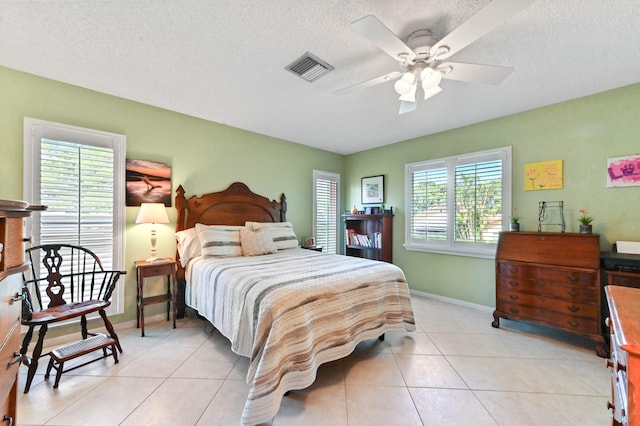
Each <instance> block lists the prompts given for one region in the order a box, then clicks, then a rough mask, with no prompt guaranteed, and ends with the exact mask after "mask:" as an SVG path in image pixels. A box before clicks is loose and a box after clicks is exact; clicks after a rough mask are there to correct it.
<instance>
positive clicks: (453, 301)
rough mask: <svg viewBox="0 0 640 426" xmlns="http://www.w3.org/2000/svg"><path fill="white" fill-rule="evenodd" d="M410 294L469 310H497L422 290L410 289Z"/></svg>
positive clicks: (490, 311)
mask: <svg viewBox="0 0 640 426" xmlns="http://www.w3.org/2000/svg"><path fill="white" fill-rule="evenodd" d="M409 293H411V294H412V295H415V296H419V297H425V298H427V299H434V300H439V301H440V302H445V303H451V304H452V305H458V306H464V307H467V308H472V309H477V310H479V311H485V312H489V313H493V311H494V309H495V308H492V307H491V306H485V305H479V304H477V303H471V302H467V301H465V300H460V299H454V298H452V297H445V296H440V295H438V294H433V293H426V292H424V291H420V290H413V289H410V290H409Z"/></svg>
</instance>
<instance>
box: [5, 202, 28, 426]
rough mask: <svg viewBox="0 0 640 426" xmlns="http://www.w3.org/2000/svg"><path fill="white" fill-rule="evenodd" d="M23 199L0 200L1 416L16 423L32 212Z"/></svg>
mask: <svg viewBox="0 0 640 426" xmlns="http://www.w3.org/2000/svg"><path fill="white" fill-rule="evenodd" d="M26 207H27V204H26V203H24V202H17V201H8V200H0V244H1V245H2V249H1V250H0V256H2V257H1V258H0V365H2V374H0V407H1V408H0V410H1V411H0V416H1V418H2V421H3V422H4V423H2V424H17V422H16V400H17V395H18V394H17V389H18V368H19V367H20V361H21V357H20V313H21V311H22V303H21V301H22V272H24V271H26V270H27V268H28V264H27V263H25V260H24V247H23V243H24V239H23V233H24V226H23V222H24V218H25V217H27V216H29V214H30V212H29V211H27V210H25V208H26Z"/></svg>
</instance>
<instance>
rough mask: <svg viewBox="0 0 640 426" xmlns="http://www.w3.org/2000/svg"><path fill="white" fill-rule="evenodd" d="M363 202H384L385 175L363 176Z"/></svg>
mask: <svg viewBox="0 0 640 426" xmlns="http://www.w3.org/2000/svg"><path fill="white" fill-rule="evenodd" d="M361 197H362V204H380V203H384V175H379V176H367V177H363V178H362V186H361Z"/></svg>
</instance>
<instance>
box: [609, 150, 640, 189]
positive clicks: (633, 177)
mask: <svg viewBox="0 0 640 426" xmlns="http://www.w3.org/2000/svg"><path fill="white" fill-rule="evenodd" d="M638 185H640V155H632V156H628V157H617V158H609V159H608V160H607V187H610V188H616V187H622V186H638Z"/></svg>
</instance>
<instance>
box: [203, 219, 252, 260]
mask: <svg viewBox="0 0 640 426" xmlns="http://www.w3.org/2000/svg"><path fill="white" fill-rule="evenodd" d="M241 228H244V226H226V225H202V224H201V223H197V224H196V230H197V231H198V237H199V238H200V249H201V251H202V255H203V256H242V246H240V229H241Z"/></svg>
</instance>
